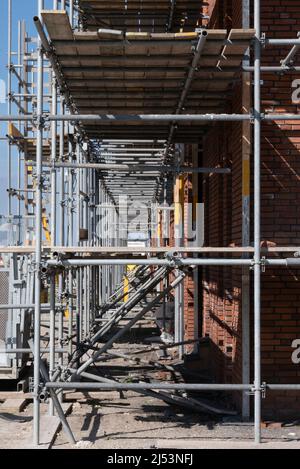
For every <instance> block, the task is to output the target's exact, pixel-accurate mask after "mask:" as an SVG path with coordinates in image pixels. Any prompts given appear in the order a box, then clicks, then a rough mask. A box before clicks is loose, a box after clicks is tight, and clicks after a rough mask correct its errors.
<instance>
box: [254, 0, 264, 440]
mask: <svg viewBox="0 0 300 469" xmlns="http://www.w3.org/2000/svg"><path fill="white" fill-rule="evenodd" d="M254 28H255V43H254V389H255V390H254V431H255V442H256V443H260V442H261V397H262V388H261V386H262V383H261V188H260V187H261V186H260V185H261V72H260V66H261V29H260V0H255V1H254Z"/></svg>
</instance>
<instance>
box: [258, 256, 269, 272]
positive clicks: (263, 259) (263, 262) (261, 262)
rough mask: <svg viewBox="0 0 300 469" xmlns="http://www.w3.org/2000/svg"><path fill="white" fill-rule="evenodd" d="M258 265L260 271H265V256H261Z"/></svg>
mask: <svg viewBox="0 0 300 469" xmlns="http://www.w3.org/2000/svg"><path fill="white" fill-rule="evenodd" d="M260 265H261V271H262V273H265V272H266V265H267V260H266V257H265V256H264V257H262V258H261V261H260Z"/></svg>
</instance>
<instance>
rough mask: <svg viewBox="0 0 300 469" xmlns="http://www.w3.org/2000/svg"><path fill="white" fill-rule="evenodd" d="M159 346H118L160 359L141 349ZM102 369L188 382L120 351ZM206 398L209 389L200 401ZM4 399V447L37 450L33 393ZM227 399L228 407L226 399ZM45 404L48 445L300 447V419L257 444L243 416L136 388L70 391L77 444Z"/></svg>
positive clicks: (117, 375) (273, 429)
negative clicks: (219, 412) (143, 392)
mask: <svg viewBox="0 0 300 469" xmlns="http://www.w3.org/2000/svg"><path fill="white" fill-rule="evenodd" d="M137 333H138V331H137ZM136 341H137V339H136V338H135V342H136ZM151 347H152V348H153V347H154V348H155V347H157V344H156V345H154V344H153V343H150V344H145V343H144V344H136V343H135V344H133V343H131V344H130V342H123V343H119V344H117V345H116V346H115V347H114V349H113V350H112V352H115V353H129V352H130V353H131V356H132V354H133V356H134V352H136V353H137V356H139V357H141V356H142V360H146V358H145V357H148V360H150V359H152V360H153V359H154V357H156V358H157V354H153V351H152V352H151V353H148V354H147V353H146V352H145V353H142V354H140V353H139V349H140V351H141V350H143V349H145V350H146V349H149V348H150V349H151ZM177 361H178V360H177ZM161 362H162V363H166V362H167V363H169V366H172V363H173V364H174V363H176V359H174V358H170V357H169V360H164V359H163V360H161ZM98 365H99V366H98ZM174 366H175V365H174ZM94 372H95V373H97V372H98V373H102V374H104V375H105V376H106V377H107V376H109V377H111V378H113V379H115V380H119V381H126V382H136V381H137V380H148V381H149V380H150V381H151V380H152V379H153V380H156V381H157V380H159V379H160V380H162V381H163V380H166V381H168V382H170V381H172V379H173V380H174V379H175V380H176V381H178V380H179V381H180V380H182V376H181V374H180V373H175V374H172V373H170V372H168V371H161V370H157V369H153V367H152V366H150V365H146V364H145V363H132V361H130V362H129V361H128V360H124V359H122V358H118V357H107V360H105V361H103V362H101V364H98V363H97V366H96V367H95V369H94ZM168 375H169V376H168ZM171 375H173V376H171ZM7 388H9V383H7ZM197 397H199V395H198V396H197ZM208 397H209V396H208ZM201 398H202V394H201V396H200V400H201ZM206 399H207V396H206ZM0 402H1V405H0V441H1V447H2V448H6V449H12V448H32V447H33V446H32V443H31V435H32V424H33V420H32V415H33V403H32V396H31V394H29V393H28V394H24V393H20V392H13V391H11V390H9V389H8V390H7V391H2V392H0ZM204 402H210V404H211V405H216V406H220V400H217V399H216V400H214V399H212V398H210V400H206V401H205V400H204ZM222 405H223V407H224V408H227V406H228V403H227V402H226V399H225V400H223V402H222ZM41 410H42V419H41V427H42V432H41V434H42V439H43V438H44V440H45V441H44V444H43V446H42V447H43V448H53V449H74V448H77V449H116V450H117V449H127V448H128V449H156V448H157V449H160V448H165V449H197V448H203V449H211V448H212V449H216V448H220V449H221V448H253V449H254V448H261V449H269V448H281V447H284V448H300V421H294V422H291V421H290V422H265V423H264V424H263V444H261V445H260V446H257V445H255V444H254V443H253V424H252V422H242V421H241V419H240V417H239V416H238V415H237V416H228V415H227V416H224V415H215V416H213V415H212V414H210V415H209V414H208V413H205V412H195V411H193V410H189V409H186V408H182V407H179V406H176V405H169V404H167V403H165V402H163V401H161V400H158V399H156V398H153V397H151V396H145V395H139V394H138V393H136V392H132V391H126V392H123V393H120V392H119V391H107V390H106V391H97V392H95V391H91V392H86V391H83V392H78V391H77V392H75V391H67V392H65V395H64V410H65V411H66V413H67V415H68V417H67V418H68V422H69V424H70V426H71V428H72V431H73V433H74V435H75V438H76V441H77V444H76V445H75V446H74V445H71V444H70V443H69V442H68V440H67V437H66V435H65V434H64V432H63V431H62V430H61V428H59V425H58V423H59V422H58V419H57V418H54V417H49V415H48V404H47V403H44V404H42V405H41ZM51 419H52V420H51ZM53 419H54V420H53Z"/></svg>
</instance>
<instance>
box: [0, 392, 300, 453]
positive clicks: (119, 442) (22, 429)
mask: <svg viewBox="0 0 300 469" xmlns="http://www.w3.org/2000/svg"><path fill="white" fill-rule="evenodd" d="M79 394H80V396H79ZM79 394H78V393H68V394H67V395H66V400H67V401H68V402H72V403H73V404H72V410H71V413H70V414H69V415H68V421H69V423H70V425H71V428H72V430H73V432H74V434H75V437H76V439H77V444H76V446H74V445H70V444H69V443H68V441H67V439H66V436H65V435H64V433H63V432H62V431H61V430H60V431H59V432H58V434H57V436H56V437H55V440H54V442H53V444H52V445H47V446H46V447H47V448H48V447H49V446H51V447H52V448H54V449H70V448H73V449H74V448H78V449H126V448H128V449H129V448H130V449H136V448H137V449H141V448H142V449H155V448H157V449H159V448H166V449H196V448H203V449H204V448H205V449H206V448H207V449H208V448H214V449H216V448H253V449H254V448H261V449H270V448H281V447H282V448H300V425H299V422H298V423H297V422H294V423H292V422H289V423H282V422H273V423H270V425H269V426H267V428H264V429H263V443H262V444H261V445H259V446H257V445H255V444H254V443H253V425H252V423H247V422H234V421H230V419H228V418H225V419H220V420H219V421H217V420H212V419H208V418H207V416H204V415H199V414H198V415H197V414H193V413H191V412H188V411H182V410H181V409H176V408H174V407H170V406H169V405H168V404H165V403H163V402H160V401H158V400H156V399H153V398H151V397H149V398H146V397H144V396H138V395H137V394H135V393H132V392H126V393H125V399H122V398H120V395H119V393H118V392H101V393H99V392H97V393H95V392H92V393H79ZM6 395H7V396H8V393H6ZM3 396H4V393H2V394H0V398H1V400H3ZM9 396H10V397H9V398H10V399H11V400H12V399H16V400H19V399H20V393H10V394H9ZM42 412H43V414H47V413H48V406H47V404H43V405H42ZM42 422H43V421H42ZM31 435H32V402H30V401H29V402H28V404H27V405H26V407H25V409H24V410H23V411H22V412H17V411H16V410H13V409H11V410H10V411H9V410H7V411H2V410H1V412H0V440H1V447H2V448H3V449H13V448H20V449H21V448H32V445H31V443H30V438H31Z"/></svg>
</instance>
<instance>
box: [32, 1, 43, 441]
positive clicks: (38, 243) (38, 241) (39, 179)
mask: <svg viewBox="0 0 300 469" xmlns="http://www.w3.org/2000/svg"><path fill="white" fill-rule="evenodd" d="M43 6H44V2H43V0H38V16H39V18H40V21H42V17H41V11H42V10H43ZM43 62H44V59H43V48H42V43H41V40H40V39H38V43H37V130H36V133H37V143H36V189H35V205H36V206H35V210H36V212H35V295H34V301H35V307H34V415H33V443H34V445H39V442H40V399H39V392H40V361H41V358H40V332H41V321H40V314H41V271H40V269H41V260H42V257H41V254H42V249H41V248H42V188H43V174H42V157H43V127H44V123H43V81H44V80H43V75H44V73H43V72H44V70H43Z"/></svg>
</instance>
